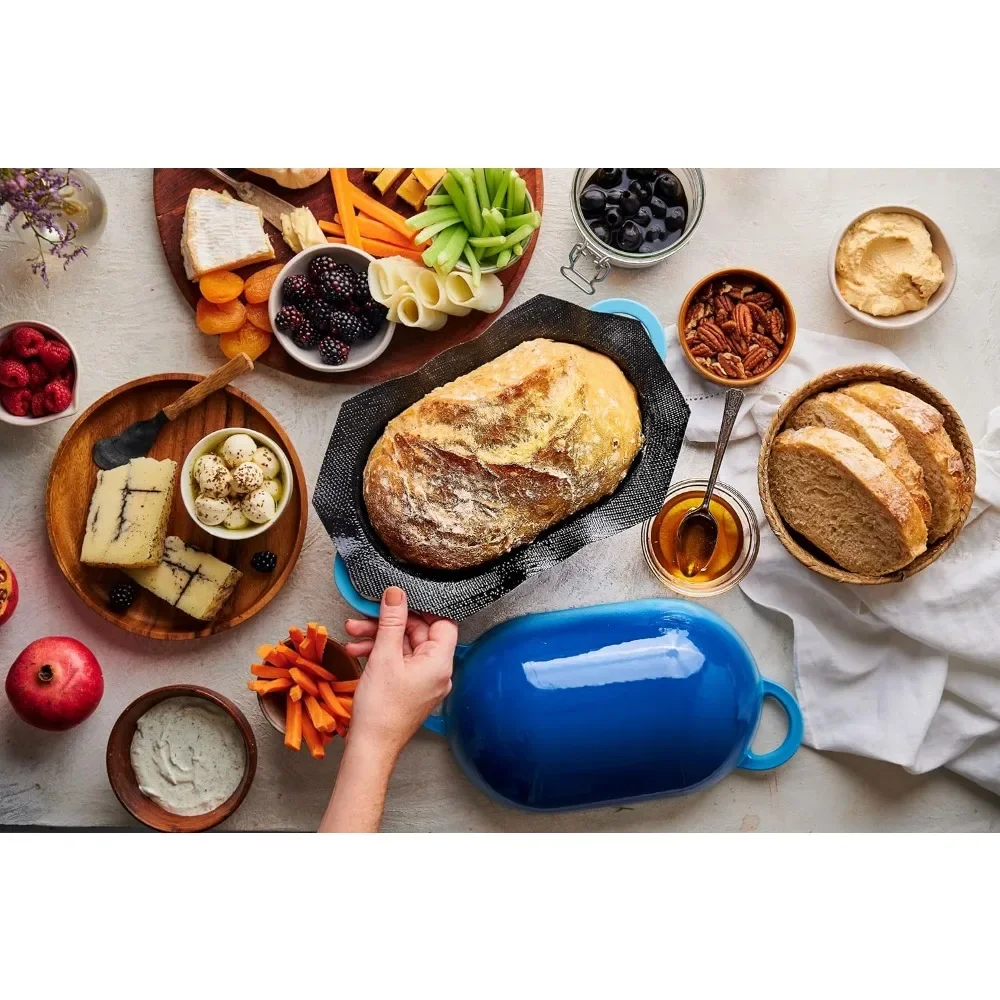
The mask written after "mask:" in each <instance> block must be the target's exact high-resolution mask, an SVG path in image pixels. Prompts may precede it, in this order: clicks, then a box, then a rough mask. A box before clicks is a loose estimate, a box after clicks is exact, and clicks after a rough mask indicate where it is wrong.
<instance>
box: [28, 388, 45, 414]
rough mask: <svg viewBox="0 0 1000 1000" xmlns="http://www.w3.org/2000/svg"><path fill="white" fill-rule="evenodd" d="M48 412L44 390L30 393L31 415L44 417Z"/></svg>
mask: <svg viewBox="0 0 1000 1000" xmlns="http://www.w3.org/2000/svg"><path fill="white" fill-rule="evenodd" d="M48 412H49V404H48V402H47V401H46V398H45V393H44V392H33V393H32V394H31V415H32V416H33V417H44V416H46V415H47V414H48Z"/></svg>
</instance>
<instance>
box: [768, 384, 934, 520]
mask: <svg viewBox="0 0 1000 1000" xmlns="http://www.w3.org/2000/svg"><path fill="white" fill-rule="evenodd" d="M787 426H788V427H792V428H797V427H810V426H813V427H829V428H830V429H831V430H834V431H840V432H841V434H846V435H847V436H848V437H852V438H854V440H855V441H857V442H858V443H859V444H863V445H864V446H865V447H866V448H867V449H868V450H869V451H870V452H871V453H872V454H873V455H874V456H875V457H876V458H880V459H881V460H882V461H883V462H885V464H886V465H887V466H889V471H890V472H892V473H893V474H894V475H895V476H896V478H897V479H898V480H899V481H900V482H901V483H902V484H903V485H904V486H905V487H906V489H907V492H908V493H909V494H910V496H911V497H913V502H914V503H915V504H916V505H917V510H919V511H920V516H921V517H922V518H923V519H924V522H925V523H926V524H927V525H928V527H929V526H930V523H931V501H930V497H929V496H928V495H927V490H925V489H924V473H923V470H922V469H921V468H920V466H919V465H917V463H916V462H915V461H914V460H913V456H912V455H911V454H910V451H909V449H908V448H907V447H906V442H905V441H904V440H903V435H902V434H900V433H899V431H897V430H896V428H895V427H893V426H892V424H890V423H889V421H888V420H886V419H885V417H880V416H879V415H878V414H877V413H876V412H875V411H874V410H873V409H871V408H870V407H868V406H865V405H864V403H859V402H858V401H857V400H856V399H853V398H852V397H851V396H847V395H845V394H844V393H840V392H821V393H819V395H817V396H813V397H812V399H807V400H806V401H805V402H804V403H803V404H802V405H801V406H800V407H799V408H798V409H797V410H796V411H795V412H794V413H793V414H792V415H791V417H789V418H788V421H787Z"/></svg>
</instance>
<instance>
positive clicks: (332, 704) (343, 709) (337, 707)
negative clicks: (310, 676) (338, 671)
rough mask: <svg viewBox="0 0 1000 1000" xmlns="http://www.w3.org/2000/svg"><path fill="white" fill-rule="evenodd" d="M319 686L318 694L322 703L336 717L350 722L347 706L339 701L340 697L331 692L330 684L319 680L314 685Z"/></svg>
mask: <svg viewBox="0 0 1000 1000" xmlns="http://www.w3.org/2000/svg"><path fill="white" fill-rule="evenodd" d="M316 686H317V687H318V688H319V696H320V697H321V698H322V699H323V704H324V705H326V707H327V708H328V709H329V710H330V711H331V712H332V713H333V714H334V715H335V716H337V718H338V719H341V720H343V721H344V722H350V719H351V713H350V711H349V710H348V708H347V706H345V705H344V704H343V702H341V701H340V699H339V698H338V697H337V696H336V695H335V694H334V693H333V690H332V689H331V688H330V685H329V684H328V683H327V682H326V681H320V682H319V684H317V685H316Z"/></svg>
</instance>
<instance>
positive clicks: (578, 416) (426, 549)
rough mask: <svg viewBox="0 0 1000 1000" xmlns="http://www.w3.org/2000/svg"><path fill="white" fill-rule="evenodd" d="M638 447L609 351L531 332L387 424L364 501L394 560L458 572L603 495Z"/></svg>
mask: <svg viewBox="0 0 1000 1000" xmlns="http://www.w3.org/2000/svg"><path fill="white" fill-rule="evenodd" d="M641 445H642V419H641V416H640V413H639V404H638V400H637V398H636V392H635V389H634V388H633V387H632V384H631V383H630V382H629V381H628V379H627V378H626V377H625V375H624V374H623V373H622V371H621V369H620V368H619V367H618V366H617V365H616V364H615V363H614V362H613V361H612V360H611V359H610V358H607V357H605V356H604V355H603V354H598V353H596V352H594V351H590V350H587V349H586V348H584V347H580V346H578V345H576V344H566V343H558V342H553V341H551V340H529V341H526V342H524V343H522V344H518V346H517V347H515V348H513V349H512V350H509V351H507V352H506V353H505V354H502V355H500V357H498V358H496V359H495V360H493V361H490V362H488V363H487V364H485V365H482V366H480V367H479V368H477V369H475V370H474V371H471V372H469V373H468V374H466V375H463V376H461V377H460V378H457V379H455V381H454V382H449V383H448V384H447V385H443V386H441V387H439V388H437V389H434V390H433V391H431V392H429V393H428V394H427V395H426V396H424V398H423V399H421V400H419V401H418V402H416V403H414V404H413V405H412V406H410V407H408V408H407V409H405V410H404V411H403V412H402V413H400V414H399V415H398V416H397V417H395V418H393V419H392V420H390V421H389V423H388V425H387V426H386V429H385V432H384V433H383V434H382V436H381V437H380V438H379V440H378V441H377V442H376V444H375V447H374V448H372V451H371V454H370V455H369V456H368V462H367V464H366V466H365V471H364V478H363V494H364V501H365V506H366V508H367V511H368V517H369V519H370V521H371V524H372V527H373V528H374V529H375V531H376V532H377V534H378V536H379V537H380V538H381V539H382V541H383V542H384V543H385V545H386V546H387V548H388V549H389V551H390V552H391V553H392V554H393V555H394V556H396V558H398V559H400V560H402V561H404V562H409V563H415V564H417V565H419V566H424V567H428V568H433V569H445V570H457V569H465V568H468V567H472V566H478V565H480V564H481V563H485V562H488V561H490V560H491V559H495V558H497V557H498V556H501V555H503V554H504V553H505V552H508V551H510V550H511V549H513V548H515V547H517V546H519V545H524V544H525V543H527V542H530V541H532V539H534V538H535V537H536V536H537V535H538V534H539V533H540V532H542V531H544V530H545V529H546V528H549V527H551V526H552V525H554V524H556V523H557V522H559V521H561V520H563V518H565V517H568V516H569V515H570V514H573V513H575V512H576V511H578V510H582V509H583V508H584V507H587V506H589V505H590V504H592V503H595V502H596V501H597V500H600V499H601V498H602V497H604V496H606V495H607V494H609V493H611V492H612V491H613V490H614V489H615V488H616V487H617V486H618V484H619V483H620V482H621V481H622V479H623V478H624V477H625V474H626V473H627V472H628V470H629V467H630V466H631V465H632V461H633V459H634V458H635V456H636V454H637V453H638V451H639V448H640V447H641Z"/></svg>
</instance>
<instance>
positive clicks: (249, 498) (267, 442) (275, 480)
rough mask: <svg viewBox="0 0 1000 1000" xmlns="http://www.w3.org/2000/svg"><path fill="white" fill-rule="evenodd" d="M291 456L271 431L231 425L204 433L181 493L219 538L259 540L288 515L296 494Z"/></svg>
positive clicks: (202, 523) (198, 519) (186, 466)
mask: <svg viewBox="0 0 1000 1000" xmlns="http://www.w3.org/2000/svg"><path fill="white" fill-rule="evenodd" d="M292 488H293V477H292V467H291V464H290V463H289V461H288V456H287V455H285V453H284V452H283V451H282V450H281V448H279V447H278V445H277V444H275V442H274V441H272V440H271V439H270V438H269V437H267V436H266V435H265V434H261V433H260V432H259V431H252V430H249V429H248V428H246V427H226V428H224V429H223V430H221V431H214V432H213V433H211V434H208V435H206V436H205V437H203V438H202V439H201V440H200V441H199V442H198V443H197V444H196V445H195V446H194V447H193V448H192V449H191V451H190V453H189V454H188V457H187V458H186V459H185V460H184V467H183V469H182V470H181V497H182V499H183V500H184V506H185V507H186V508H187V512H188V513H189V514H190V515H191V517H192V518H193V519H194V520H195V521H196V522H197V524H198V525H200V526H201V527H202V528H204V529H205V531H207V532H208V533H209V534H210V535H214V536H215V537H216V538H228V539H232V540H235V539H241V538H253V537H254V536H255V535H259V534H261V533H262V532H264V531H267V529H268V528H269V527H271V525H272V524H274V523H275V521H277V520H278V518H279V517H281V515H282V514H283V513H284V511H285V508H286V507H287V506H288V500H289V498H290V497H291V495H292Z"/></svg>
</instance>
